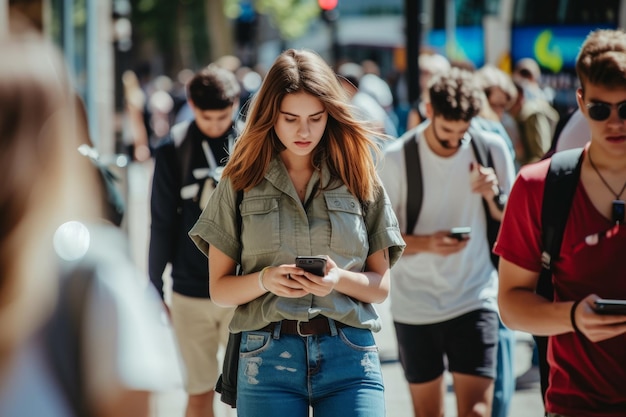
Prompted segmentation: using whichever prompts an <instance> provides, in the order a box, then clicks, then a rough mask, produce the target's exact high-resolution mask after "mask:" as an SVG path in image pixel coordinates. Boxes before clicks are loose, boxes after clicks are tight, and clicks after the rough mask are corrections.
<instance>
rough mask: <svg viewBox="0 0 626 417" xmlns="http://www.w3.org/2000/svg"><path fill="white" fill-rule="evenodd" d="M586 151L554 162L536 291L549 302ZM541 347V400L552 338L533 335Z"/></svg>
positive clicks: (549, 175)
mask: <svg viewBox="0 0 626 417" xmlns="http://www.w3.org/2000/svg"><path fill="white" fill-rule="evenodd" d="M582 150H583V148H577V149H569V150H566V151H562V152H556V153H554V154H553V155H552V157H551V159H550V168H549V169H548V173H547V175H546V184H545V188H544V191H543V202H542V205H541V245H542V248H543V252H542V254H541V265H542V269H541V272H540V274H539V279H538V280H537V288H536V289H535V292H536V293H537V294H539V295H541V296H542V297H545V298H546V299H548V300H552V299H554V287H553V285H552V264H553V262H554V261H555V260H556V259H558V258H559V256H560V253H561V243H562V241H563V232H564V231H565V224H566V223H567V218H568V217H569V211H570V207H571V206H572V201H573V200H574V193H575V192H576V188H577V187H578V181H579V178H580V168H581V166H582V160H583V158H582ZM533 338H534V339H535V343H536V345H537V356H538V359H539V375H540V384H541V394H542V395H541V398H542V399H544V401H545V397H546V391H547V389H548V378H549V374H550V365H549V364H548V360H547V354H548V337H547V336H533Z"/></svg>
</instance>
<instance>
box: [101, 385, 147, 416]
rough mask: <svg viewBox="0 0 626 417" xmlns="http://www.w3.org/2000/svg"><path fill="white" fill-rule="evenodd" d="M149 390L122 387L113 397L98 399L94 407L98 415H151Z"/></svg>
mask: <svg viewBox="0 0 626 417" xmlns="http://www.w3.org/2000/svg"><path fill="white" fill-rule="evenodd" d="M150 396H151V393H150V392H148V391H133V390H127V389H122V390H120V391H119V392H117V393H116V395H114V396H113V397H107V400H106V401H104V400H103V399H102V398H100V399H97V400H96V401H95V402H96V403H95V406H94V408H95V409H96V410H95V413H96V416H97V417H150V415H151V413H150Z"/></svg>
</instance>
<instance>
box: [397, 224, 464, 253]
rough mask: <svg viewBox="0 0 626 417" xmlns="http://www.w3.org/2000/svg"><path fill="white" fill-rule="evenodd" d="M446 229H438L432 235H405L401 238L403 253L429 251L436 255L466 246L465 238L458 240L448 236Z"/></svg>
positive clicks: (456, 250) (454, 251) (455, 251)
mask: <svg viewBox="0 0 626 417" xmlns="http://www.w3.org/2000/svg"><path fill="white" fill-rule="evenodd" d="M448 232H449V231H448V230H440V231H438V232H436V233H433V234H432V235H406V234H403V235H402V238H403V239H404V242H405V243H406V248H405V249H404V253H403V254H402V255H403V256H404V255H415V254H417V253H423V252H430V253H435V254H437V255H442V256H447V255H451V254H453V253H457V252H458V251H460V250H462V249H463V248H465V246H467V240H463V241H459V240H456V239H452V238H450V237H448Z"/></svg>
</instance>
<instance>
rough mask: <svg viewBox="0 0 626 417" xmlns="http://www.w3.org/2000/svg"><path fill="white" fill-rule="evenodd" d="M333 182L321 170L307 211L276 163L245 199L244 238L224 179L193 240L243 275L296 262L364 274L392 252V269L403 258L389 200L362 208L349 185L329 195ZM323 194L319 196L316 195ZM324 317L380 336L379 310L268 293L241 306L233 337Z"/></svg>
mask: <svg viewBox="0 0 626 417" xmlns="http://www.w3.org/2000/svg"><path fill="white" fill-rule="evenodd" d="M329 180H330V176H329V174H328V169H327V168H326V167H325V166H323V167H322V169H321V170H320V171H316V172H314V174H313V176H312V178H311V180H310V181H309V184H308V187H307V191H306V197H305V202H306V204H303V203H302V202H301V201H300V199H299V198H298V196H297V194H296V190H295V188H294V187H293V183H292V182H291V179H290V178H289V175H288V173H287V169H286V168H285V166H284V164H283V162H282V160H281V159H280V158H278V157H276V158H274V159H273V160H272V162H271V164H270V166H269V168H268V171H267V173H266V175H265V179H264V180H263V182H261V183H260V184H259V185H258V186H256V187H254V188H253V189H252V190H250V191H247V192H245V193H244V195H243V199H242V201H241V205H240V213H241V236H239V234H238V219H237V210H236V208H235V205H236V201H237V192H236V191H235V190H234V189H233V187H232V186H231V183H230V181H229V180H228V179H227V178H226V179H223V180H222V181H221V182H220V183H219V185H218V186H217V188H216V190H215V191H214V192H213V194H212V195H211V198H210V200H209V202H208V204H207V206H206V208H205V209H204V211H203V213H202V215H201V216H200V218H199V219H198V221H197V223H196V224H195V225H194V227H193V228H192V229H191V231H190V232H189V235H190V237H191V238H192V239H193V241H194V242H195V244H196V245H197V246H198V248H199V249H200V250H201V251H202V252H203V253H204V254H206V255H208V249H209V245H214V246H215V247H216V248H218V249H219V250H220V251H222V252H224V253H225V254H226V255H228V256H229V257H231V258H232V259H234V260H235V261H236V262H238V263H240V264H241V266H242V269H243V271H244V273H246V274H247V273H253V272H256V271H260V270H261V269H263V268H264V267H266V266H278V265H281V264H293V263H294V262H295V257H296V256H297V255H328V256H330V257H331V258H332V259H333V260H334V261H335V262H336V263H337V265H338V266H339V267H340V268H343V269H346V270H351V271H363V270H364V268H365V261H366V259H367V257H368V256H369V255H370V254H372V253H375V252H377V251H379V250H382V249H385V248H389V256H390V262H391V265H393V264H394V263H395V262H396V261H397V260H398V258H399V257H400V255H401V254H402V251H403V250H404V247H405V243H404V241H403V239H402V236H401V234H400V229H399V227H398V221H397V219H396V216H395V214H394V212H393V209H392V207H391V203H390V201H389V198H388V197H387V194H386V192H385V191H384V189H382V186H381V190H380V193H379V197H378V198H377V200H376V201H374V202H372V203H369V204H367V206H366V207H364V206H363V205H362V204H361V202H360V201H359V200H358V199H357V198H356V197H354V196H353V195H352V194H351V193H350V192H349V191H348V189H347V188H346V187H345V186H344V185H340V186H338V187H332V189H330V188H331V187H324V186H319V185H317V186H316V184H326V185H327V184H328V183H329ZM317 190H319V191H317ZM320 314H323V315H324V316H326V317H330V318H332V319H334V320H337V321H340V322H342V323H344V324H347V325H350V326H354V327H359V328H368V329H371V330H372V331H379V330H380V327H381V321H380V317H379V316H378V313H377V312H376V309H375V308H374V306H373V305H372V304H370V303H364V302H361V301H358V300H355V299H353V298H351V297H349V296H347V295H345V294H342V293H339V292H337V291H333V292H331V293H330V294H329V295H327V296H325V297H318V296H315V295H312V294H308V295H306V296H304V297H301V298H285V297H279V296H277V295H275V294H272V293H266V294H264V295H262V296H261V297H259V298H257V299H255V300H252V301H250V302H248V303H247V304H244V305H240V306H238V307H237V309H236V311H235V315H234V317H233V320H232V322H231V324H230V330H231V331H232V332H235V333H238V332H240V331H243V330H257V329H260V328H263V327H265V326H266V325H267V324H268V323H270V322H276V321H280V320H283V319H290V320H301V321H308V320H309V319H311V318H313V317H315V316H317V315H320Z"/></svg>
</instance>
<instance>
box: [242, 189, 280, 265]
mask: <svg viewBox="0 0 626 417" xmlns="http://www.w3.org/2000/svg"><path fill="white" fill-rule="evenodd" d="M241 221H242V231H243V232H244V233H243V234H242V244H243V249H244V250H245V251H246V252H247V253H248V254H249V255H260V254H264V253H272V252H276V251H277V250H278V248H279V246H280V217H279V210H278V200H277V199H276V198H271V197H270V198H267V197H265V198H250V199H245V200H243V201H242V202H241Z"/></svg>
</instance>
